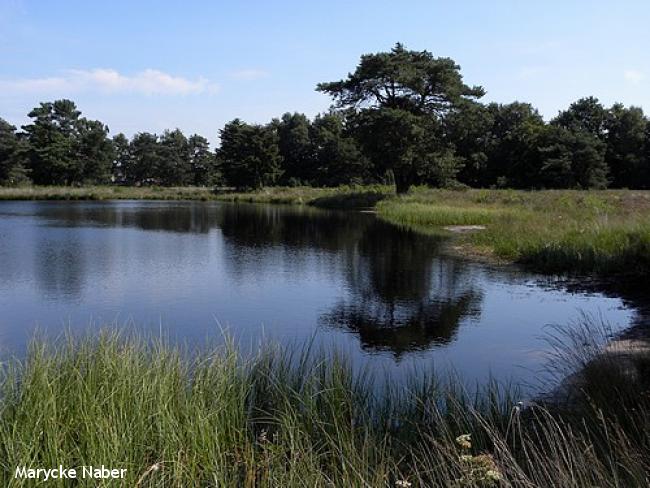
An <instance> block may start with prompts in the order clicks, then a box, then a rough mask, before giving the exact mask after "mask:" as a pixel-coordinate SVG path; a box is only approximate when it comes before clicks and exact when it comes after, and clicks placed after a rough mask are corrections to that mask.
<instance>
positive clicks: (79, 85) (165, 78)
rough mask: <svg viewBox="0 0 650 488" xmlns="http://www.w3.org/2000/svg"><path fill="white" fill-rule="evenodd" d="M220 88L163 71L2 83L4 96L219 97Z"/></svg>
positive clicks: (71, 73) (72, 73) (70, 74)
mask: <svg viewBox="0 0 650 488" xmlns="http://www.w3.org/2000/svg"><path fill="white" fill-rule="evenodd" d="M217 90H218V85H216V84H215V83H212V82H210V81H209V80H207V79H206V78H202V77H201V78H197V79H195V80H191V79H188V78H183V77H180V76H173V75H170V74H168V73H165V72H163V71H159V70H155V69H146V70H144V71H140V72H138V73H135V74H133V75H131V76H129V75H124V74H121V73H119V72H118V71H116V70H114V69H104V68H97V69H92V70H68V71H66V72H64V73H63V74H62V75H61V76H51V77H45V78H22V79H13V80H1V79H0V92H2V93H4V94H7V93H9V94H21V93H39V94H41V93H43V94H45V93H47V94H50V93H77V92H82V91H98V92H102V93H138V94H144V95H192V94H198V93H215V92H216V91H217Z"/></svg>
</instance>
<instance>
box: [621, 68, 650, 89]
mask: <svg viewBox="0 0 650 488" xmlns="http://www.w3.org/2000/svg"><path fill="white" fill-rule="evenodd" d="M623 77H624V78H625V80H626V81H629V82H630V83H633V84H635V85H638V84H639V83H641V82H642V81H643V80H644V79H645V74H643V73H642V72H641V71H638V70H636V69H628V70H625V72H624V73H623Z"/></svg>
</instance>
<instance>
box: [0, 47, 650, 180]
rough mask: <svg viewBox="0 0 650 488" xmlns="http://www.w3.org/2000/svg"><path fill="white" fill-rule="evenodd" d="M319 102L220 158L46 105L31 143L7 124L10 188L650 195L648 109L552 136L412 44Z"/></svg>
mask: <svg viewBox="0 0 650 488" xmlns="http://www.w3.org/2000/svg"><path fill="white" fill-rule="evenodd" d="M316 89H317V90H318V91H321V92H323V93H327V94H329V95H330V96H331V97H332V98H333V101H334V104H333V106H332V108H331V109H330V111H329V112H327V113H324V114H320V115H317V116H316V117H315V118H314V119H313V120H310V119H309V118H308V117H306V116H305V115H304V114H300V113H285V114H284V115H282V116H281V117H279V118H277V119H273V120H272V121H270V122H269V123H267V124H249V123H246V122H243V121H241V120H239V119H235V120H233V121H231V122H228V123H227V124H226V125H225V126H224V127H223V128H222V129H221V130H220V131H219V135H220V145H219V147H217V148H216V149H215V150H212V149H211V148H210V146H209V143H208V140H207V139H206V138H205V137H203V136H200V135H197V134H194V135H191V136H189V137H187V136H186V135H184V134H183V133H182V132H181V131H180V130H179V129H175V130H167V131H164V132H163V133H162V134H152V133H148V132H141V133H138V134H136V135H134V136H133V137H132V138H131V139H130V140H129V139H128V138H127V137H126V136H125V135H124V134H117V135H115V136H114V137H110V136H109V129H108V127H107V126H106V125H105V124H103V123H102V122H100V121H98V120H89V119H87V118H85V117H82V114H81V112H80V111H79V110H78V109H77V107H76V105H75V104H74V102H72V101H70V100H57V101H54V102H47V103H41V104H40V105H39V106H38V107H36V108H34V109H33V110H32V111H31V112H30V113H29V114H28V116H29V117H30V118H31V123H29V124H27V125H24V126H23V127H22V128H21V129H22V130H17V128H16V127H14V126H12V125H11V124H9V123H8V122H6V121H5V120H3V119H0V183H2V184H13V185H16V184H22V183H29V182H31V183H34V184H39V185H43V184H51V185H81V184H108V183H113V184H127V185H151V184H155V185H165V186H182V185H197V186H231V187H237V188H242V189H243V188H252V189H257V188H261V187H263V186H271V185H289V186H293V185H312V186H336V185H341V184H361V183H378V182H379V183H391V184H393V183H394V184H395V186H396V189H397V191H398V192H400V193H401V192H406V191H408V189H409V188H410V187H411V186H412V185H416V184H427V185H431V186H444V187H450V186H456V185H467V186H471V187H509V188H524V189H536V188H606V187H612V188H650V120H649V119H648V118H647V117H646V116H645V115H644V113H643V110H642V109H641V108H639V107H625V106H623V105H622V104H614V105H613V106H611V107H605V106H603V105H602V104H601V103H600V102H599V101H598V100H597V99H596V98H594V97H587V98H582V99H580V100H578V101H576V102H574V103H572V104H571V105H570V106H569V107H568V108H567V109H566V110H563V111H561V112H560V113H559V114H558V115H557V116H556V117H555V118H553V119H552V120H550V121H549V122H546V121H544V119H543V118H542V116H541V115H540V113H539V112H538V111H537V110H536V109H535V108H534V107H533V106H532V105H530V104H528V103H521V102H514V103H509V104H498V103H489V104H483V103H481V101H480V99H481V98H482V97H483V95H484V94H485V91H484V90H483V88H482V87H480V86H468V85H466V84H465V83H464V82H463V79H462V76H461V74H460V67H459V66H458V65H457V64H456V63H455V62H454V61H453V60H452V59H450V58H437V57H434V56H433V55H432V54H431V53H430V52H428V51H412V50H407V49H406V48H405V47H404V46H403V45H401V44H396V45H395V47H394V48H393V49H392V50H391V51H388V52H381V53H374V54H367V55H363V56H362V57H361V60H360V62H359V64H358V66H357V67H356V69H355V71H354V72H352V73H350V74H348V76H347V77H346V78H344V79H342V80H339V81H334V82H328V83H321V84H319V85H318V86H317V88H316Z"/></svg>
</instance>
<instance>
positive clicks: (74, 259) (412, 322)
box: [0, 202, 632, 377]
mask: <svg viewBox="0 0 650 488" xmlns="http://www.w3.org/2000/svg"><path fill="white" fill-rule="evenodd" d="M441 245H442V242H441V241H440V240H439V239H438V238H433V237H427V236H423V235H420V234H416V233H414V232H410V231H408V230H405V229H400V228H397V227H394V226H392V225H389V224H387V223H385V222H382V221H381V220H378V219H377V218H375V216H374V215H369V214H363V213H354V212H337V211H321V210H318V209H313V208H309V207H283V206H268V205H246V204H239V205H237V204H220V203H205V202H2V203H0V311H1V312H2V313H0V344H3V345H4V346H7V345H10V344H20V343H21V342H22V341H23V340H26V336H28V335H29V332H30V330H32V329H33V326H34V325H35V324H39V325H43V326H48V325H49V326H52V327H54V328H56V327H58V326H60V324H61V323H63V322H65V321H66V320H68V319H69V320H71V321H76V323H78V324H80V325H81V326H82V327H83V324H87V323H88V320H89V317H93V318H94V319H97V321H100V319H102V320H103V319H108V320H112V319H113V318H114V317H115V316H118V315H119V316H121V317H125V318H133V321H134V323H135V324H138V326H142V325H141V324H152V328H154V327H155V330H159V328H160V324H161V323H163V324H166V325H167V326H169V327H170V328H173V330H174V331H176V332H177V336H178V337H179V338H180V339H188V340H191V339H195V340H197V341H201V340H204V339H205V337H206V331H207V330H213V331H214V330H215V329H216V327H215V326H214V319H215V318H216V319H218V320H219V322H220V323H222V324H227V325H228V326H229V327H230V330H231V331H232V332H233V334H234V335H235V336H237V337H243V338H245V340H247V339H248V338H250V339H251V340H255V338H259V337H260V335H261V324H265V325H266V333H267V334H269V335H271V336H272V337H273V338H274V339H278V340H281V341H284V340H287V341H298V342H300V341H303V340H304V341H308V340H310V339H311V338H313V337H314V334H317V335H320V337H325V338H327V339H328V340H332V341H334V342H335V343H336V344H338V345H353V347H354V350H355V354H358V356H359V358H361V359H362V360H363V361H371V360H372V361H379V362H382V361H383V363H382V364H383V365H384V366H386V365H389V366H392V367H399V366H400V365H403V364H413V362H414V361H416V360H417V361H419V360H425V361H426V360H429V359H433V358H436V357H438V356H439V355H443V354H444V355H446V356H448V357H449V358H450V359H451V360H452V361H454V362H455V363H456V366H459V365H460V366H462V367H461V369H463V370H464V371H465V372H466V373H468V375H469V376H470V377H477V376H480V375H484V374H486V373H487V372H488V371H491V372H492V373H495V372H496V371H495V369H497V370H499V371H501V373H502V374H504V375H505V374H506V373H510V372H512V371H513V367H514V365H516V366H525V367H528V366H533V365H534V364H536V363H537V362H538V360H539V355H538V356H535V355H533V354H531V352H530V351H532V350H536V348H538V347H539V336H540V335H542V334H543V327H544V326H545V325H547V324H549V323H567V322H568V321H569V320H570V319H571V317H575V316H576V314H577V313H578V312H579V311H580V310H586V311H587V312H594V313H603V315H604V317H605V318H606V319H608V320H610V321H611V322H613V323H617V322H618V323H620V324H621V325H625V324H628V323H630V321H631V316H632V312H631V311H630V310H629V309H625V307H623V304H622V303H621V301H620V300H618V299H610V298H607V297H606V296H604V295H601V294H598V293H597V292H596V293H594V292H591V293H583V292H581V291H579V290H575V291H574V292H573V293H567V292H566V289H567V287H566V285H565V284H562V285H561V286H559V285H558V284H557V281H554V280H549V281H548V282H546V283H542V284H540V280H539V277H534V276H531V275H527V274H526V273H522V272H521V271H519V270H503V269H497V270H491V269H489V268H487V267H485V266H483V265H477V264H469V263H467V262H464V261H459V260H455V259H452V258H449V257H447V256H444V255H443V254H441V252H440V248H441ZM610 296H616V293H614V292H611V293H610ZM319 340H321V339H319ZM323 342H325V339H323ZM413 352H417V354H410V353H413ZM368 353H372V354H368Z"/></svg>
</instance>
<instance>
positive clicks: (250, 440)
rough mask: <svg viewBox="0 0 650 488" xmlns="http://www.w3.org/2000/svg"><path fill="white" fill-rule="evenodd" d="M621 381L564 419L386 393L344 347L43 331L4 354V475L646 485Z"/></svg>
mask: <svg viewBox="0 0 650 488" xmlns="http://www.w3.org/2000/svg"><path fill="white" fill-rule="evenodd" d="M188 357H192V358H193V359H191V360H189V359H187V358H188ZM610 378H611V375H610ZM625 378H627V377H626V376H624V375H623V376H621V377H619V378H618V380H619V381H618V383H616V382H608V383H607V384H604V385H603V384H597V385H596V389H597V390H602V389H604V388H605V389H609V390H610V395H609V396H603V395H601V396H594V397H593V398H595V399H596V400H595V401H589V402H585V405H588V407H586V408H585V409H584V410H581V411H580V412H579V413H578V412H573V413H572V414H571V415H570V416H565V415H563V414H561V413H559V412H555V413H552V412H551V411H549V410H547V409H544V408H542V407H530V408H528V409H525V410H524V409H522V408H521V407H520V406H519V405H518V404H517V403H516V398H512V397H510V396H508V395H507V394H505V393H504V392H503V391H501V392H499V391H498V390H497V388H496V387H495V386H492V387H489V388H488V389H486V390H485V391H483V394H482V395H479V396H478V397H477V396H474V395H468V394H465V393H463V391H462V389H461V388H460V387H459V386H458V385H456V384H454V383H453V382H450V383H444V384H443V383H441V382H440V381H437V380H436V379H435V377H434V376H431V375H430V376H428V378H426V379H423V377H422V376H419V377H418V378H416V377H413V378H412V380H411V381H410V382H408V384H407V385H408V386H404V387H403V388H397V387H394V386H393V387H391V388H390V389H389V390H388V392H387V393H386V394H384V395H381V396H378V395H376V394H375V392H376V391H377V390H376V388H375V386H376V385H373V381H372V377H371V376H369V375H359V374H357V375H354V374H353V373H352V370H351V368H350V366H349V365H348V363H347V362H346V360H345V358H344V357H342V356H336V355H332V354H327V355H325V354H319V353H318V352H314V351H309V350H307V349H306V350H304V351H302V352H301V353H291V352H290V351H287V350H281V349H277V348H271V347H268V348H266V349H265V350H262V351H260V352H259V353H258V355H257V356H256V357H254V358H252V359H248V360H243V359H242V358H241V357H239V356H238V355H237V353H236V352H235V351H234V349H233V348H228V347H226V348H220V349H216V350H213V351H209V352H208V351H204V352H201V353H198V354H187V353H186V352H183V351H179V350H177V349H174V348H171V347H169V346H165V345H161V344H154V345H152V344H151V343H150V342H143V341H141V340H138V339H134V338H132V337H131V338H127V337H119V336H118V335H116V334H114V333H105V334H103V335H102V337H101V339H99V340H91V339H89V338H86V339H77V340H73V339H68V340H67V341H63V342H61V343H58V344H57V345H46V344H45V343H42V342H36V343H34V345H33V346H32V347H31V350H30V353H29V357H28V358H27V360H26V361H25V362H24V363H18V362H17V361H12V362H10V363H9V364H8V365H6V366H5V371H4V377H3V379H2V385H1V390H0V391H1V395H2V397H1V398H2V401H1V403H0V463H1V470H0V482H1V484H2V486H32V485H33V483H32V484H30V482H29V481H27V482H26V481H22V482H21V481H20V480H16V479H14V473H15V469H16V466H27V467H30V466H32V467H52V466H58V465H59V464H62V465H63V466H68V467H74V466H84V465H98V464H104V465H107V466H111V467H117V468H125V469H127V470H128V471H127V474H126V479H124V480H121V481H119V482H117V483H115V482H113V483H114V484H113V485H115V486H117V485H119V486H179V487H180V486H183V487H187V486H250V487H253V486H256V487H257V486H260V487H263V486H269V487H294V486H295V487H303V486H313V487H321V486H322V487H329V486H345V487H348V486H359V487H362V486H368V487H382V486H384V487H397V486H399V487H406V486H413V487H420V486H422V487H424V486H441V487H451V486H459V487H460V486H463V487H464V486H467V487H470V486H472V487H473V486H481V487H486V486H521V487H548V486H562V487H587V486H599V487H614V486H626V487H636V486H647V483H648V472H649V471H648V469H649V468H650V456H649V454H650V448H649V446H650V444H649V442H650V415H648V412H649V410H648V409H647V408H646V407H647V405H645V404H646V403H647V402H648V398H647V396H644V395H643V394H641V392H640V390H639V388H637V387H634V388H632V387H630V384H631V383H630V381H629V380H625ZM623 384H625V385H627V386H626V387H625V388H623V387H622V386H620V385H623ZM604 398H610V399H611V398H615V401H613V402H612V401H603V399H604ZM599 402H600V403H599ZM80 481H81V483H80V485H81V486H97V485H98V483H97V482H96V481H92V480H80ZM409 483H410V484H409ZM109 485H110V486H113V485H111V484H110V483H107V486H109ZM47 486H70V484H66V483H65V482H63V481H57V480H54V481H50V482H48V484H47ZM75 486H77V485H75Z"/></svg>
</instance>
